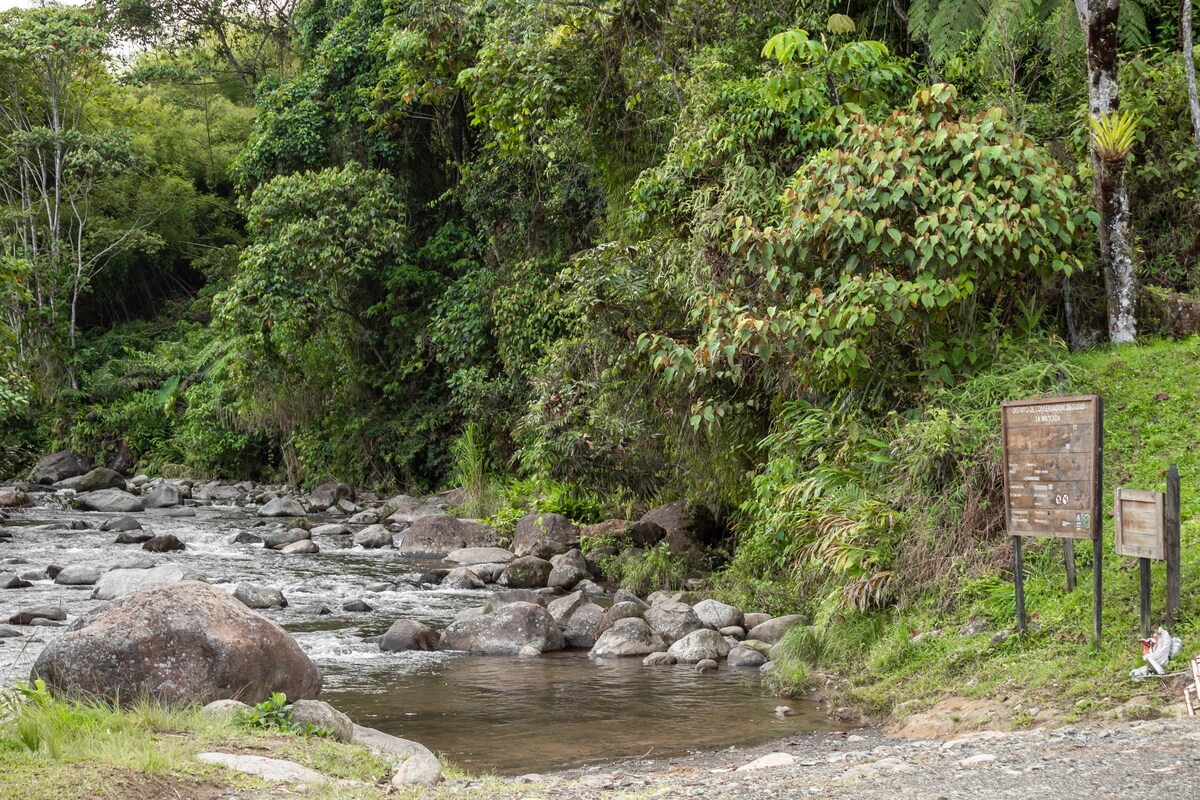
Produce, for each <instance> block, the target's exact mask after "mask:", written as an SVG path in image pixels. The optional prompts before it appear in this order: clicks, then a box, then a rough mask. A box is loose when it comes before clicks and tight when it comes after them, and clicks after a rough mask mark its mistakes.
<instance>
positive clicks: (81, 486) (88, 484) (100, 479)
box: [73, 467, 125, 493]
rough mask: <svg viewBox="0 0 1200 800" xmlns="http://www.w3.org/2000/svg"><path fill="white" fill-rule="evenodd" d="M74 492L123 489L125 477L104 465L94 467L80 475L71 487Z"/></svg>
mask: <svg viewBox="0 0 1200 800" xmlns="http://www.w3.org/2000/svg"><path fill="white" fill-rule="evenodd" d="M73 488H74V489H75V491H76V492H79V493H83V492H98V491H100V490H101V489H121V490H124V489H125V479H124V478H123V477H121V475H120V473H118V472H116V471H114V470H111V469H108V468H106V467H96V468H95V469H94V470H91V471H90V472H88V473H86V474H84V475H81V476H80V477H79V480H78V481H77V482H76V483H75V486H74V487H73Z"/></svg>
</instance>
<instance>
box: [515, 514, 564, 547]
mask: <svg viewBox="0 0 1200 800" xmlns="http://www.w3.org/2000/svg"><path fill="white" fill-rule="evenodd" d="M578 546H579V527H578V526H577V525H576V524H575V523H574V522H571V520H569V519H567V518H566V517H564V516H563V515H562V514H539V513H538V512H536V511H535V512H533V513H531V514H526V515H525V516H523V517H521V519H520V521H519V522H517V532H516V533H515V534H513V542H512V549H513V552H514V553H516V554H517V556H518V557H520V556H537V557H538V558H550V556H553V555H557V554H559V553H565V552H567V551H568V550H570V549H571V548H573V547H578Z"/></svg>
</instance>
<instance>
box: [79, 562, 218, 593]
mask: <svg viewBox="0 0 1200 800" xmlns="http://www.w3.org/2000/svg"><path fill="white" fill-rule="evenodd" d="M200 580H204V578H203V576H201V575H200V574H199V573H198V572H194V571H192V570H190V569H185V568H184V567H181V566H179V565H178V564H164V565H163V566H161V567H154V568H153V569H114V570H111V571H109V572H106V573H104V574H103V575H101V576H100V580H98V581H96V587H95V588H94V589H92V599H93V600H114V599H116V598H118V597H125V596H126V595H130V594H134V593H136V592H141V591H143V590H145V589H149V588H151V587H157V586H163V585H167V584H175V583H182V582H184V581H200Z"/></svg>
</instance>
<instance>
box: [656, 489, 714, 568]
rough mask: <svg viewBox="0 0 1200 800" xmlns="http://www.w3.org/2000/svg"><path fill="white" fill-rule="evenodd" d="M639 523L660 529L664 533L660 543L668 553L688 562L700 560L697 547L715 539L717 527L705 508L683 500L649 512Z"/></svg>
mask: <svg viewBox="0 0 1200 800" xmlns="http://www.w3.org/2000/svg"><path fill="white" fill-rule="evenodd" d="M639 522H645V523H654V524H655V525H657V526H659V527H660V528H662V529H663V530H664V531H666V535H665V536H664V537H663V540H664V541H666V542H667V544H668V546H669V547H670V550H671V552H672V553H673V554H675V555H682V556H686V557H687V558H688V559H690V560H692V561H696V560H698V559H699V558H700V556H701V554H702V551H701V549H700V548H701V545H704V544H712V543H713V542H714V541H715V540H716V537H717V526H716V523H714V522H713V518H712V515H711V514H710V513H709V512H708V509H706V508H705V507H704V506H700V505H695V504H693V503H688V502H687V501H685V500H676V501H675V502H674V503H668V504H667V505H665V506H660V507H658V508H655V509H652V510H650V511H648V512H646V513H645V514H644V515H643V516H642V518H641V520H639ZM651 530H652V529H651ZM655 535H657V533H656V532H655Z"/></svg>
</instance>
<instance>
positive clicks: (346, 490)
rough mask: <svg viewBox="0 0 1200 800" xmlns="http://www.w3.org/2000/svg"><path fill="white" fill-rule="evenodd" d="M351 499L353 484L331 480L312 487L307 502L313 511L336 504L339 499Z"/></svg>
mask: <svg viewBox="0 0 1200 800" xmlns="http://www.w3.org/2000/svg"><path fill="white" fill-rule="evenodd" d="M353 499H354V487H353V486H351V485H350V484H348V483H338V482H336V481H331V482H330V483H322V484H321V485H320V486H318V487H317V488H315V489H313V490H312V494H310V495H309V496H308V504H309V505H310V506H312V509H313V511H324V510H325V509H327V508H329V507H330V506H335V505H337V503H338V501H339V500H353Z"/></svg>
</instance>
